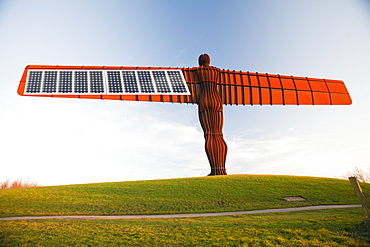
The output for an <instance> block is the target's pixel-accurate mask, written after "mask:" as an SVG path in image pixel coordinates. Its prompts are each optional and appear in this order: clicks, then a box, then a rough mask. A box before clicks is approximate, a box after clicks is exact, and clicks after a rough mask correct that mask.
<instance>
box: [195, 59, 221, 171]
mask: <svg viewBox="0 0 370 247" xmlns="http://www.w3.org/2000/svg"><path fill="white" fill-rule="evenodd" d="M203 62H204V61H201V59H199V63H200V64H203V65H202V66H200V67H198V68H197V76H198V82H200V92H199V95H198V112H199V121H200V124H201V126H202V129H203V132H204V139H205V141H206V143H205V149H206V154H207V157H208V160H209V163H210V165H211V173H210V174H209V175H226V168H225V162H226V154H227V145H226V142H225V140H224V138H223V133H222V127H223V122H224V117H223V104H222V101H221V98H220V95H219V93H218V90H217V82H218V80H219V76H220V69H218V68H215V67H210V66H208V65H209V60H208V62H204V63H203Z"/></svg>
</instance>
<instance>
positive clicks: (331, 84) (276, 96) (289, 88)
mask: <svg viewBox="0 0 370 247" xmlns="http://www.w3.org/2000/svg"><path fill="white" fill-rule="evenodd" d="M220 76H221V80H220V83H219V84H218V90H219V92H220V96H221V100H222V101H223V103H224V104H226V105H350V104H351V103H352V100H351V97H350V95H349V93H348V91H347V88H346V86H345V85H344V83H343V81H340V80H328V79H316V78H307V77H297V76H283V75H272V74H267V73H266V74H262V73H252V72H242V71H230V70H221V73H220Z"/></svg>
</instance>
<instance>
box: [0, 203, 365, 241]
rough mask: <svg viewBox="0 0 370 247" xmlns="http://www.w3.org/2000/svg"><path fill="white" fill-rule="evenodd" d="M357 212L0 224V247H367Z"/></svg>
mask: <svg viewBox="0 0 370 247" xmlns="http://www.w3.org/2000/svg"><path fill="white" fill-rule="evenodd" d="M363 220H364V214H363V212H362V209H361V208H349V209H331V210H318V211H305V212H291V213H271V214H260V215H240V216H222V217H207V218H182V219H141V220H139V219H137V220H28V221H3V222H1V221H0V229H1V231H0V246H32V247H33V246H370V235H369V232H370V227H369V225H365V222H364V221H363Z"/></svg>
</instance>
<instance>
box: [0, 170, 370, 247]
mask: <svg viewBox="0 0 370 247" xmlns="http://www.w3.org/2000/svg"><path fill="white" fill-rule="evenodd" d="M361 186H362V187H363V189H364V191H365V192H370V184H364V183H361ZM286 196H301V197H304V198H305V199H306V201H304V202H287V201H285V200H284V199H283V197H286ZM328 204H359V202H358V199H357V197H356V195H355V193H354V191H353V189H352V187H351V185H350V183H349V181H348V180H341V179H328V178H313V177H295V176H262V175H234V176H216V177H201V178H186V179H168V180H152V181H135V182H119V183H101V184H85V185H69V186H54V187H36V188H23V189H9V190H0V217H9V216H37V215H120V214H122V215H124V214H172V213H201V212H222V211H244V210H253V209H267V208H284V207H299V206H309V205H328ZM369 225H370V223H369V221H365V214H364V212H363V209H362V208H348V209H330V210H316V211H304V212H291V213H271V214H260V215H240V216H223V217H206V218H178V219H136V220H134V219H131V220H20V221H0V246H370V234H369V232H370V226H369Z"/></svg>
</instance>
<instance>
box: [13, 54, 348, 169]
mask: <svg viewBox="0 0 370 247" xmlns="http://www.w3.org/2000/svg"><path fill="white" fill-rule="evenodd" d="M18 93H19V94H20V95H22V96H41V97H58V98H59V97H63V98H90V99H111V100H134V101H152V102H172V103H187V104H197V105H198V114H199V121H200V124H201V126H202V129H203V131H204V138H205V151H206V154H207V157H208V160H209V163H210V166H211V173H210V174H209V175H226V167H225V162H226V154H227V145H226V142H225V140H224V138H223V133H222V128H223V105H350V104H351V103H352V100H351V98H350V96H349V93H348V91H347V89H346V87H345V85H344V83H343V81H340V80H328V79H317V78H308V77H297V76H283V75H272V74H267V73H257V72H256V73H252V72H243V71H235V70H232V71H231V70H224V69H219V68H216V67H213V66H210V57H209V55H207V54H202V55H200V57H199V66H198V67H193V68H171V67H124V66H122V67H112V66H39V65H29V66H27V67H26V68H25V71H24V73H23V76H22V79H21V81H20V84H19V87H18Z"/></svg>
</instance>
